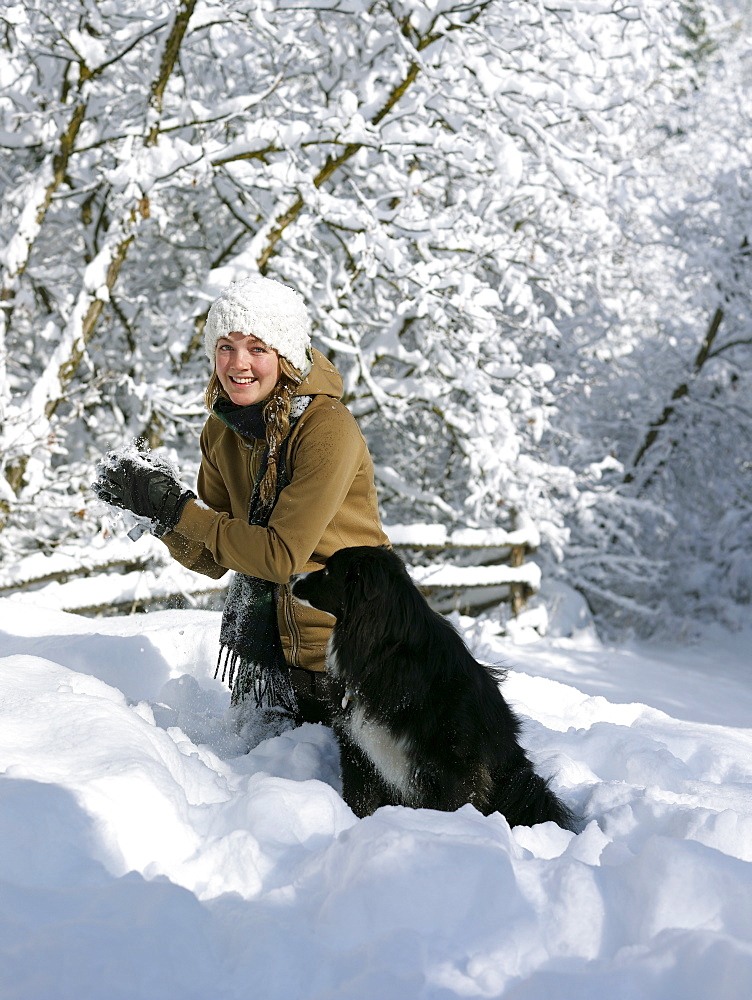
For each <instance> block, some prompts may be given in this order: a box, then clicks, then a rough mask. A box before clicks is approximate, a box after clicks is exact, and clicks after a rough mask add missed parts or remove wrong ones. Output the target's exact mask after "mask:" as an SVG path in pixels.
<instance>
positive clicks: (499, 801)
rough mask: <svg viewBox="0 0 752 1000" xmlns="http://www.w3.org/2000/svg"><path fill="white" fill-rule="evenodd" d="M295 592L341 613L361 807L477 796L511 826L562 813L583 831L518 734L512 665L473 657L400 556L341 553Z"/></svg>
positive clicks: (339, 719)
mask: <svg viewBox="0 0 752 1000" xmlns="http://www.w3.org/2000/svg"><path fill="white" fill-rule="evenodd" d="M293 594H294V595H295V596H296V598H298V599H299V600H302V601H304V602H306V603H307V604H311V605H312V606H313V607H315V608H319V609H320V610H321V611H326V612H328V613H329V614H331V615H334V617H335V618H336V623H335V627H334V631H333V632H332V637H331V640H330V643H329V652H328V656H327V675H328V688H329V694H330V698H331V704H332V719H333V722H332V724H333V727H334V731H335V733H336V735H337V739H338V741H339V745H340V761H341V768H342V786H343V788H342V791H343V796H344V799H345V801H346V802H347V804H348V805H349V806H350V808H351V809H352V810H353V812H354V813H355V814H356V815H358V816H366V815H368V814H370V813H372V812H373V811H374V810H375V809H377V808H378V807H379V806H382V805H406V806H413V807H416V808H417V807H424V808H429V809H443V810H450V811H451V810H454V809H457V808H459V807H460V806H462V805H464V804H465V803H467V802H470V803H472V804H473V805H474V806H475V807H476V808H477V809H479V810H480V812H482V813H485V814H486V815H488V814H490V813H493V812H500V813H503V815H504V816H506V818H507V821H508V822H509V824H510V825H511V826H516V825H520V824H521V825H524V826H532V825H533V824H535V823H545V822H546V821H548V820H553V821H554V822H555V823H558V824H559V826H562V827H564V828H566V829H573V827H574V820H573V816H572V814H571V812H570V811H569V809H567V807H566V806H565V805H564V804H563V803H562V802H561V801H560V800H559V799H558V798H557V797H556V795H555V794H554V793H553V792H552V791H551V789H550V788H549V786H548V782H547V781H545V780H544V779H543V778H542V777H541V776H540V775H538V774H536V772H535V771H534V770H533V767H532V765H531V763H530V761H529V760H528V758H527V756H526V755H525V751H524V750H523V749H522V747H521V746H520V744H519V742H518V739H517V737H518V734H519V729H520V723H519V720H518V719H517V717H516V716H515V714H514V713H513V712H512V710H511V709H510V707H509V706H508V705H507V703H506V701H505V700H504V697H503V696H502V694H501V692H500V691H499V682H500V680H501V679H502V678H503V672H502V671H495V670H492V669H491V668H489V667H486V666H484V665H482V664H480V663H478V662H477V661H476V660H475V659H474V658H473V656H472V655H471V653H470V651H469V650H468V648H467V646H466V645H465V643H464V642H463V641H462V639H461V637H460V636H459V634H458V633H457V632H456V630H455V629H454V627H453V626H452V624H451V623H450V622H449V621H448V620H447V619H446V618H444V617H443V616H442V615H439V614H437V613H436V612H435V611H433V610H432V609H431V608H430V607H429V605H428V604H427V602H426V600H425V598H424V597H423V595H422V594H421V593H420V591H419V590H418V588H417V587H416V586H415V584H414V583H413V582H412V580H411V579H410V577H409V575H408V573H407V570H406V569H405V566H404V564H403V562H402V560H401V559H400V558H399V556H397V555H396V554H395V553H394V552H392V551H391V550H390V549H388V548H386V547H371V546H358V547H355V548H348V549H341V550H340V551H339V552H335V553H334V555H332V556H331V557H330V558H329V559H328V561H327V563H326V566H325V568H324V569H323V570H320V571H318V572H315V573H308V574H306V575H305V576H304V577H300V578H299V579H298V580H297V581H296V582H295V584H294V585H293Z"/></svg>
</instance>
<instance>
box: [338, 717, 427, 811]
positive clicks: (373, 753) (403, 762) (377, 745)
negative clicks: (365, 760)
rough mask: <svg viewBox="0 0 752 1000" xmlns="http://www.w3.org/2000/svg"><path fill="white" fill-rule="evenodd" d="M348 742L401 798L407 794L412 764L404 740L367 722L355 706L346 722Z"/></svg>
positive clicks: (385, 729)
mask: <svg viewBox="0 0 752 1000" xmlns="http://www.w3.org/2000/svg"><path fill="white" fill-rule="evenodd" d="M347 725H348V728H349V730H350V739H351V740H352V741H353V742H354V743H357V745H358V746H359V747H360V749H361V750H362V751H363V753H364V754H366V755H367V756H368V757H370V759H371V761H372V762H373V764H374V766H375V767H376V768H377V770H378V771H379V772H380V773H381V777H382V778H383V779H384V781H386V782H387V783H388V784H390V785H393V786H394V788H396V789H397V790H398V791H399V792H401V793H402V794H403V795H407V794H408V793H409V791H410V786H411V778H412V774H413V764H412V762H411V760H410V756H409V754H408V753H407V744H406V741H405V740H403V739H397V738H395V737H394V736H393V735H392V733H390V732H389V730H388V729H387V728H386V726H383V725H381V724H379V723H378V722H374V721H373V719H369V718H368V717H367V716H366V713H365V709H364V708H363V706H362V705H357V704H356V705H355V707H354V708H353V709H352V712H351V713H350V716H349V718H348V720H347Z"/></svg>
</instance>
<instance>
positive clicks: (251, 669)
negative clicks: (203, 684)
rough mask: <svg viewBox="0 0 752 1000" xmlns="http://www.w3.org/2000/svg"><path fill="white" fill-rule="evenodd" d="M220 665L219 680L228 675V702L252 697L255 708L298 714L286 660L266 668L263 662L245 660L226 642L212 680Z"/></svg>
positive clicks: (238, 701)
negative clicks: (282, 663)
mask: <svg viewBox="0 0 752 1000" xmlns="http://www.w3.org/2000/svg"><path fill="white" fill-rule="evenodd" d="M220 669H221V671H222V683H223V684H224V683H225V679H227V684H228V685H229V687H230V688H231V689H232V696H231V704H233V705H237V704H239V703H240V702H241V701H245V699H246V698H253V701H254V704H255V706H256V708H281V709H283V710H284V711H285V712H289V713H290V715H296V714H297V711H298V700H297V698H296V696H295V689H294V687H293V685H292V677H291V675H290V668H289V667H288V666H287V664H284V665H279V666H277V667H276V668H275V667H271V668H269V667H267V666H266V665H265V664H263V663H253V662H250V661H249V660H245V659H244V658H243V657H242V656H241V655H240V653H237V652H235V651H234V650H232V649H230V648H229V646H222V647H221V648H220V650H219V656H218V657H217V666H216V669H215V671H214V678H215V680H216V679H217V677H218V676H219V671H220ZM228 674H229V676H228Z"/></svg>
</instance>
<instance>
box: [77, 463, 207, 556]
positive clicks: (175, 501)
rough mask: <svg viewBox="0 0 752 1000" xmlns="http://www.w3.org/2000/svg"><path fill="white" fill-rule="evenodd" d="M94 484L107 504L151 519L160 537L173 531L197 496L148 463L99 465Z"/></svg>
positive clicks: (98, 495)
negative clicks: (191, 501)
mask: <svg viewBox="0 0 752 1000" xmlns="http://www.w3.org/2000/svg"><path fill="white" fill-rule="evenodd" d="M97 472H98V474H97V478H96V480H95V481H94V482H93V483H92V484H91V488H92V490H93V491H94V493H95V494H96V495H97V497H99V499H100V500H102V501H104V503H108V504H111V505H112V506H113V507H121V508H123V509H124V510H130V511H133V513H134V514H137V515H139V517H148V518H149V519H150V520H151V521H154V522H155V524H156V530H155V531H154V532H153V533H154V534H155V535H157V537H161V536H162V535H164V534H166V533H167V532H168V531H172V529H173V528H174V527H175V525H176V524H177V523H178V521H179V520H180V515H181V514H182V513H183V508H184V507H185V505H186V504H187V503H188V501H189V500H193V499H195V496H196V494H195V493H193V492H192V491H191V490H187V489H185V488H184V487H183V486H181V485H180V483H179V482H178V481H177V479H175V477H174V476H172V475H171V474H170V473H169V472H168V471H167V470H165V469H163V468H157V467H155V466H150V465H148V463H147V462H145V461H137V460H135V459H132V458H125V457H120V458H117V459H115V460H110V461H108V462H107V463H106V464H102V465H100V466H99V468H98V470H97Z"/></svg>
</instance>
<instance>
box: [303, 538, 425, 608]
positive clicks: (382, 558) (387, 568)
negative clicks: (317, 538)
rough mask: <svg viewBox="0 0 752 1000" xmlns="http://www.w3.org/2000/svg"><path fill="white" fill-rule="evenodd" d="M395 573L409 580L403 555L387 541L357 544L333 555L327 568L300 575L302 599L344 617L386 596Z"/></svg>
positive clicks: (313, 605) (315, 606)
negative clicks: (396, 552) (356, 608)
mask: <svg viewBox="0 0 752 1000" xmlns="http://www.w3.org/2000/svg"><path fill="white" fill-rule="evenodd" d="M395 575H398V576H399V577H404V578H405V579H406V580H409V577H408V576H407V571H406V569H405V567H404V564H403V562H402V560H401V559H400V557H399V556H398V555H396V554H395V553H394V552H392V550H391V549H389V548H387V546H385V545H380V546H374V545H357V546H353V547H352V548H348V549H340V550H339V551H338V552H335V553H334V554H333V555H331V556H329V558H328V559H327V561H326V565H325V566H324V568H323V569H320V570H317V571H316V572H314V573H306V574H305V575H304V576H301V577H298V579H297V580H296V581H295V583H294V584H293V587H292V592H293V594H294V595H295V597H296V598H298V600H300V601H303V602H305V603H306V604H310V605H312V607H314V608H318V609H319V611H326V612H327V614H330V615H334V617H335V618H342V617H343V616H344V615H345V614H346V613H347V611H348V609H350V608H352V607H354V606H356V605H360V604H363V603H370V602H372V601H375V600H376V599H377V598H379V597H383V596H384V595H385V594H387V593H388V591H389V589H390V580H394V578H395Z"/></svg>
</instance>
